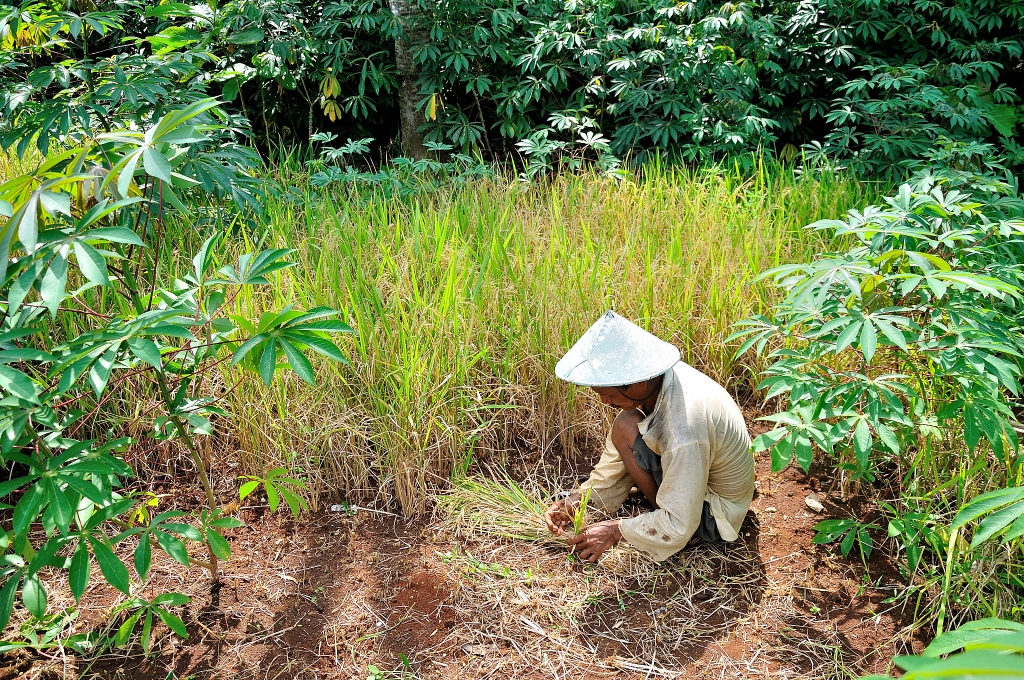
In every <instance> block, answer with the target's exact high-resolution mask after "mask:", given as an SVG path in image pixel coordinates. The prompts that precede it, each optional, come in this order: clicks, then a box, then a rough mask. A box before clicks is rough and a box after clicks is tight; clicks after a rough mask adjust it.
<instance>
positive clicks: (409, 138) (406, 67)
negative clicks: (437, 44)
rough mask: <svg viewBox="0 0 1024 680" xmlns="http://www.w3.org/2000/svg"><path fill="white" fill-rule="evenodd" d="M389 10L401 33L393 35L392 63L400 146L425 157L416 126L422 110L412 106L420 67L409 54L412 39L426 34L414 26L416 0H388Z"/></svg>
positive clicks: (425, 152) (421, 122) (421, 121)
mask: <svg viewBox="0 0 1024 680" xmlns="http://www.w3.org/2000/svg"><path fill="white" fill-rule="evenodd" d="M388 4H389V5H390V6H391V13H392V14H394V15H395V17H396V18H397V19H398V22H399V24H401V26H402V32H403V34H404V35H402V36H399V37H397V38H395V65H396V66H397V67H398V74H399V82H398V113H399V117H400V119H401V138H402V146H403V147H404V149H405V153H406V155H408V156H410V157H411V158H415V159H416V160H420V159H422V158H426V157H427V148H426V147H425V146H423V133H422V132H420V131H419V126H420V125H422V124H423V123H424V122H425V120H424V118H423V113H422V112H421V111H419V110H418V109H417V107H416V102H417V100H418V99H419V87H418V85H417V83H416V81H417V80H418V79H419V77H420V66H419V64H417V63H416V61H415V60H414V59H413V56H412V45H413V43H414V42H423V41H424V39H425V38H426V35H425V34H424V32H423V29H422V28H421V27H420V26H419V25H417V21H416V19H417V18H418V17H417V14H418V13H419V8H418V7H417V6H416V0H388Z"/></svg>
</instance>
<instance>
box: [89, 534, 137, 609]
mask: <svg viewBox="0 0 1024 680" xmlns="http://www.w3.org/2000/svg"><path fill="white" fill-rule="evenodd" d="M89 545H90V547H92V553H93V555H95V556H96V564H98V565H99V566H100V573H102V574H103V578H105V579H106V580H107V583H109V584H110V585H112V586H114V587H115V588H117V589H118V590H120V591H121V592H122V593H124V594H125V595H131V580H130V579H129V577H128V568H127V567H125V566H124V563H123V562H121V560H120V558H118V556H117V555H115V554H114V551H113V550H111V549H110V548H109V547H107V544H106V543H104V542H103V541H101V540H98V539H96V538H95V537H93V536H89Z"/></svg>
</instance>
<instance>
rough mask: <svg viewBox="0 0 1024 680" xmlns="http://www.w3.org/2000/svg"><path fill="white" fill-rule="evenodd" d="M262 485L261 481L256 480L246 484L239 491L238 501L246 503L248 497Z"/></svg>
mask: <svg viewBox="0 0 1024 680" xmlns="http://www.w3.org/2000/svg"><path fill="white" fill-rule="evenodd" d="M259 485H260V480H258V479H254V480H252V481H250V482H246V483H245V484H243V485H242V486H241V487H240V488H239V489H238V500H240V501H244V500H245V499H246V497H247V496H248V495H249V494H251V493H252V492H253V491H255V490H256V489H257V488H258V487H259Z"/></svg>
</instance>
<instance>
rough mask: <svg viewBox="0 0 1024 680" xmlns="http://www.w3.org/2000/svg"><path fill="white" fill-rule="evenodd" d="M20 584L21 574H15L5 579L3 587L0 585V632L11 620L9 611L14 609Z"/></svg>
mask: <svg viewBox="0 0 1024 680" xmlns="http://www.w3.org/2000/svg"><path fill="white" fill-rule="evenodd" d="M20 583H21V574H20V573H18V572H15V573H14V574H12V575H9V576H8V577H7V580H6V581H5V582H4V584H3V585H0V630H4V629H5V628H7V622H8V621H10V620H11V611H12V610H13V609H14V599H15V597H16V596H17V594H18V585H19V584H20Z"/></svg>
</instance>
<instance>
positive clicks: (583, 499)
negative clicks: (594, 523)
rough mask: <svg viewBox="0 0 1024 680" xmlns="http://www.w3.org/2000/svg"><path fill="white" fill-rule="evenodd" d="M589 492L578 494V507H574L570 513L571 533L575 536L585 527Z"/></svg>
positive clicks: (587, 490)
mask: <svg viewBox="0 0 1024 680" xmlns="http://www.w3.org/2000/svg"><path fill="white" fill-rule="evenodd" d="M590 492H591V489H586V490H585V491H584V492H583V493H582V494H580V502H579V505H577V506H576V508H575V509H574V510H573V513H572V531H573V533H574V534H575V535H577V536H579V535H580V534H581V533H582V532H583V530H584V529H585V528H586V526H587V505H589V504H590Z"/></svg>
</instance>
